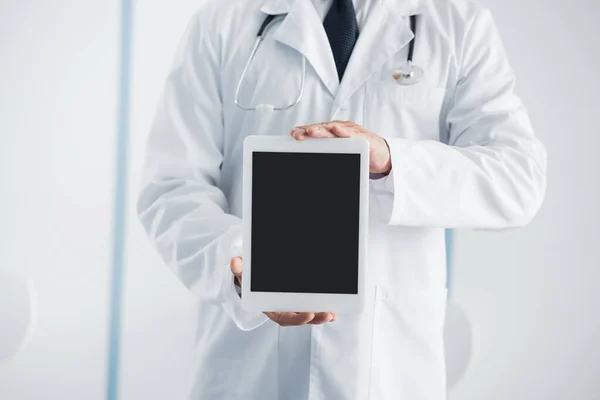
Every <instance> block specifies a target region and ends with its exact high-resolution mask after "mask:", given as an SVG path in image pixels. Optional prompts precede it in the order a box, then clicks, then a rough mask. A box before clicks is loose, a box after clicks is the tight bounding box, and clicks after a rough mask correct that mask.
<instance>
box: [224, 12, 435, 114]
mask: <svg viewBox="0 0 600 400" xmlns="http://www.w3.org/2000/svg"><path fill="white" fill-rule="evenodd" d="M277 17H283V18H285V14H281V15H267V17H266V18H265V20H264V22H263V23H262V25H261V26H260V29H259V30H258V33H257V35H256V41H255V42H254V47H253V48H252V51H251V52H250V56H249V57H248V61H247V62H246V65H245V66H244V70H243V71H242V76H240V80H239V82H238V84H237V88H236V91H235V100H234V102H235V105H236V106H238V107H239V108H241V109H242V110H245V111H265V112H272V111H285V110H289V109H290V108H292V107H294V106H296V105H297V104H298V103H300V101H301V100H302V97H303V96H304V86H305V81H306V57H305V56H304V54H302V82H301V83H300V92H299V93H298V97H296V100H295V101H294V102H293V103H292V104H290V105H287V106H274V105H273V104H258V105H257V106H255V107H250V106H245V105H243V104H241V103H240V89H241V88H242V84H243V83H244V80H245V79H246V74H247V73H248V69H249V68H250V65H251V64H252V61H253V60H254V56H255V55H256V52H257V51H258V48H259V47H260V44H261V43H262V41H263V39H264V38H265V34H266V32H267V31H268V29H269V27H270V26H271V22H273V20H274V19H275V18H277ZM410 30H411V31H412V33H413V38H412V39H411V40H410V43H409V45H408V56H407V59H406V64H405V65H403V66H401V67H400V68H399V69H397V70H396V71H394V72H393V74H392V77H393V78H394V79H395V80H396V83H397V84H399V85H403V86H412V85H416V84H417V83H419V82H421V81H422V80H423V77H424V75H425V73H424V71H423V69H422V68H420V67H419V66H416V65H413V55H414V52H415V40H416V38H417V16H416V15H411V16H410Z"/></svg>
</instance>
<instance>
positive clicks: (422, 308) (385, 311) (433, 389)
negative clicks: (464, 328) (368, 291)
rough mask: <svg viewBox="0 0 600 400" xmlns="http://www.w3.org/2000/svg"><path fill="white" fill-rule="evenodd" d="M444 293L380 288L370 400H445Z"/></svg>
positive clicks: (374, 332)
mask: <svg viewBox="0 0 600 400" xmlns="http://www.w3.org/2000/svg"><path fill="white" fill-rule="evenodd" d="M445 305H446V290H445V289H425V290H423V289H407V288H390V287H387V286H377V289H376V300H375V313H374V324H373V349H372V363H371V380H370V388H369V393H370V394H369V399H370V400H398V399H410V400H441V399H444V398H445V397H444V396H445V392H446V384H445V366H444V347H443V325H444V314H445V308H446V307H445Z"/></svg>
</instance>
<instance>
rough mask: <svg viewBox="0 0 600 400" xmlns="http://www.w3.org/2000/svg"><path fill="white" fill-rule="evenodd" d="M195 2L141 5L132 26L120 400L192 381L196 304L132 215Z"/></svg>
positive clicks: (162, 395)
mask: <svg viewBox="0 0 600 400" xmlns="http://www.w3.org/2000/svg"><path fill="white" fill-rule="evenodd" d="M200 3H201V1H198V0H177V1H164V0H143V1H141V2H139V3H138V5H137V7H136V12H135V23H134V45H133V48H134V58H133V82H132V106H131V112H132V115H131V131H132V138H131V152H130V161H131V165H130V179H129V195H128V196H129V206H128V216H129V219H128V221H127V225H128V228H127V229H128V235H127V249H126V252H127V261H126V277H125V282H126V292H125V304H124V315H123V320H124V322H123V324H124V325H123V342H122V343H123V344H122V362H121V388H120V389H121V390H120V395H121V398H122V399H126V400H129V399H146V400H154V399H156V400H162V399H171V400H179V399H184V398H186V396H187V393H188V390H189V389H190V387H191V382H192V373H193V367H194V366H193V351H194V336H195V335H194V332H195V328H196V322H197V321H196V314H195V308H194V301H193V297H192V295H191V294H189V293H188V291H187V289H185V287H184V286H183V285H181V284H180V283H179V281H178V280H177V279H176V278H175V277H174V276H173V274H172V273H171V271H170V270H169V269H168V267H167V266H166V265H165V264H163V262H162V261H161V260H160V259H159V257H158V255H157V254H156V253H155V252H154V250H153V249H151V248H150V245H149V242H148V238H147V236H146V234H145V233H144V232H143V229H142V226H141V224H140V222H139V220H138V219H137V216H136V212H135V201H136V197H137V194H138V192H139V183H140V178H141V174H142V169H141V167H142V163H143V160H144V156H145V146H146V142H145V140H146V136H147V134H148V131H149V130H150V125H151V123H152V118H153V116H154V111H155V108H156V102H157V101H158V97H159V95H160V92H161V90H162V87H163V84H164V81H165V78H166V75H167V73H168V72H169V69H170V66H171V62H172V59H173V56H174V52H175V48H176V46H177V44H178V43H179V40H180V38H181V36H182V34H183V31H184V29H185V27H186V25H187V24H188V22H189V21H190V19H191V16H192V14H193V13H194V12H195V11H196V10H197V9H198V7H199V6H200Z"/></svg>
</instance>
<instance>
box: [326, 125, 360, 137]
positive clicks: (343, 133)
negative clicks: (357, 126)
mask: <svg viewBox="0 0 600 400" xmlns="http://www.w3.org/2000/svg"><path fill="white" fill-rule="evenodd" d="M331 132H332V133H333V134H334V135H335V136H337V137H340V138H351V137H357V136H359V135H358V133H357V132H356V131H355V130H352V129H351V128H349V127H345V126H342V125H334V126H333V127H332V128H331Z"/></svg>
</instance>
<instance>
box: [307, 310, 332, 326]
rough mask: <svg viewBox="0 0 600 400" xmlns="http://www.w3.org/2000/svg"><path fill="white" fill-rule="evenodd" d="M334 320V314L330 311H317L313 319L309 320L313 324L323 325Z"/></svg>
mask: <svg viewBox="0 0 600 400" xmlns="http://www.w3.org/2000/svg"><path fill="white" fill-rule="evenodd" d="M332 320H333V314H332V313H328V312H322V313H316V314H315V317H314V318H313V319H312V321H310V322H309V324H311V325H321V324H324V323H326V322H331V321H332Z"/></svg>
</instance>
